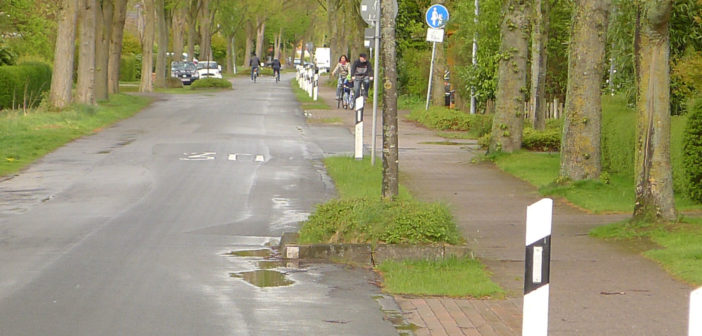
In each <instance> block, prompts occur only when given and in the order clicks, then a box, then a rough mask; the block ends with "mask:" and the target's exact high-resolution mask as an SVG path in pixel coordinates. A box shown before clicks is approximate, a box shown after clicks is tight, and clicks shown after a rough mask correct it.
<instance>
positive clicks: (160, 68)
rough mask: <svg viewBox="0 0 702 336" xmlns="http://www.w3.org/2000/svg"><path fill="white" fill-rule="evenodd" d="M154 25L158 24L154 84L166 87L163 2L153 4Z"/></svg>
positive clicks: (166, 28) (165, 37)
mask: <svg viewBox="0 0 702 336" xmlns="http://www.w3.org/2000/svg"><path fill="white" fill-rule="evenodd" d="M154 9H155V11H154V12H155V16H156V23H157V24H158V54H156V83H154V85H155V86H156V87H158V88H165V87H166V77H167V76H168V75H167V72H168V71H167V69H168V68H169V67H168V65H167V64H166V63H167V62H166V51H168V24H167V22H166V7H165V3H164V0H155V2H154Z"/></svg>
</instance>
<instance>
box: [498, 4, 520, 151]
mask: <svg viewBox="0 0 702 336" xmlns="http://www.w3.org/2000/svg"><path fill="white" fill-rule="evenodd" d="M502 6H503V7H502V11H503V13H504V14H503V19H502V23H501V25H500V35H501V42H500V55H501V57H500V62H499V70H498V82H497V96H496V102H495V116H494V118H493V121H492V137H491V138H490V146H489V147H488V152H489V153H494V152H500V151H503V152H513V151H515V150H518V149H520V148H521V146H522V126H523V123H524V121H523V120H524V118H523V117H524V100H525V94H526V91H527V89H526V72H527V49H528V43H527V37H528V31H529V30H528V29H529V20H528V19H527V7H528V6H527V0H504V1H503V4H502Z"/></svg>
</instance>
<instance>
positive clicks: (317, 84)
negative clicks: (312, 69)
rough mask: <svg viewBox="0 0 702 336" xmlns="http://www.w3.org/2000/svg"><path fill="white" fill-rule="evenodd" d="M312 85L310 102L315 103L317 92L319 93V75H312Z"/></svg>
mask: <svg viewBox="0 0 702 336" xmlns="http://www.w3.org/2000/svg"><path fill="white" fill-rule="evenodd" d="M312 83H313V84H312V85H313V87H314V88H313V89H312V91H313V92H312V100H314V101H317V92H318V91H319V75H318V74H314V81H313V82H312Z"/></svg>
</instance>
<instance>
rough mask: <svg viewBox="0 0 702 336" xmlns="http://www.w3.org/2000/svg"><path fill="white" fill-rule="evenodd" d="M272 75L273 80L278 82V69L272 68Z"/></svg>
mask: <svg viewBox="0 0 702 336" xmlns="http://www.w3.org/2000/svg"><path fill="white" fill-rule="evenodd" d="M273 77H275V82H276V83H277V82H280V69H278V70H276V69H273Z"/></svg>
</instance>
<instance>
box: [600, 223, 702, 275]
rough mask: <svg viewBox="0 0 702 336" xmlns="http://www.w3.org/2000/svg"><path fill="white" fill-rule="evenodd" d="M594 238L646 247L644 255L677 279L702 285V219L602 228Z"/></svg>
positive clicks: (606, 226) (628, 224)
mask: <svg viewBox="0 0 702 336" xmlns="http://www.w3.org/2000/svg"><path fill="white" fill-rule="evenodd" d="M590 235H591V236H593V237H598V238H602V239H609V240H617V241H622V242H623V243H624V244H633V245H635V246H644V247H645V248H643V250H644V251H643V255H644V256H646V257H647V258H650V259H652V260H655V261H656V262H658V263H659V264H661V266H662V267H663V268H665V269H666V270H667V271H668V272H670V273H671V274H672V275H673V276H675V277H676V278H678V279H680V280H682V281H685V282H687V283H689V284H692V285H695V286H699V285H702V218H685V219H684V220H683V221H682V222H680V223H674V224H665V225H664V224H652V223H635V222H631V221H624V222H619V223H614V224H610V225H605V226H601V227H598V228H596V229H594V230H592V232H590Z"/></svg>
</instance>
